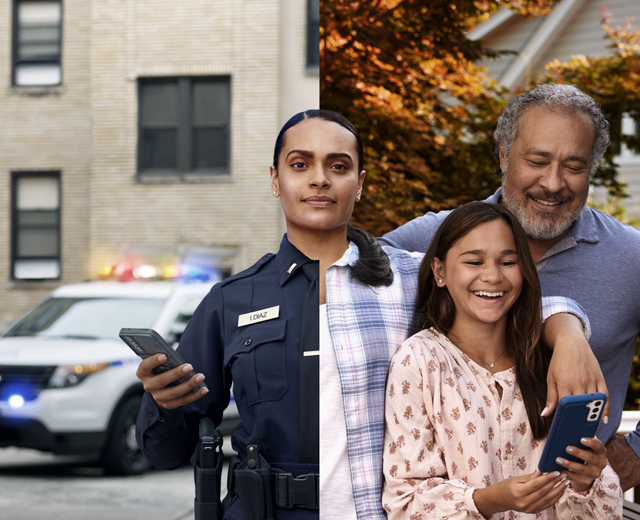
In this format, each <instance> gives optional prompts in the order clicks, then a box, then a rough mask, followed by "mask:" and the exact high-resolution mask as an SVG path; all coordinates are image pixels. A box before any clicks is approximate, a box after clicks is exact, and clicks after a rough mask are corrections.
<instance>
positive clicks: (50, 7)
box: [13, 0, 62, 86]
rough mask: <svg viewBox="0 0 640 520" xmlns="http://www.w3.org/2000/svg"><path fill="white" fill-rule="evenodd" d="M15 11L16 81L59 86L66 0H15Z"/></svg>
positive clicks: (14, 68)
mask: <svg viewBox="0 0 640 520" xmlns="http://www.w3.org/2000/svg"><path fill="white" fill-rule="evenodd" d="M13 13H14V14H13V17H14V18H13V63H14V67H13V84H14V85H30V86H35V85H38V86H46V85H59V84H60V83H61V81H62V68H61V55H62V2H60V1H57V2H56V1H51V0H15V2H14V10H13Z"/></svg>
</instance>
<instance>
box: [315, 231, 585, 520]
mask: <svg viewBox="0 0 640 520" xmlns="http://www.w3.org/2000/svg"><path fill="white" fill-rule="evenodd" d="M384 250H385V251H386V253H387V254H388V255H389V258H390V260H391V267H392V269H393V275H394V278H393V284H392V285H391V286H389V287H371V286H369V285H365V284H362V283H360V282H358V281H357V280H355V279H354V278H353V276H352V274H351V269H350V267H351V266H352V265H354V264H355V263H356V261H357V260H358V248H357V246H356V245H355V244H353V243H351V244H350V246H349V249H348V250H347V251H346V252H345V254H344V255H343V257H342V258H341V259H340V260H338V261H337V262H336V263H335V264H333V265H332V266H331V267H329V269H327V272H326V295H327V296H326V297H327V318H328V322H329V331H330V334H331V339H332V342H333V348H334V351H335V355H336V360H337V365H338V373H339V375H340V384H341V387H342V400H343V404H344V414H345V423H346V427H347V453H348V457H349V468H350V470H351V483H352V487H353V497H354V500H355V506H356V512H357V515H358V519H359V520H365V519H366V520H369V519H380V520H385V519H386V514H385V512H384V510H383V509H382V503H381V495H382V451H383V439H384V398H385V385H386V381H387V372H388V369H389V362H390V360H391V357H392V356H393V354H394V353H395V352H396V350H397V348H398V347H399V346H400V344H401V343H402V342H403V341H404V340H405V339H407V337H408V336H409V327H410V325H411V322H412V319H413V307H414V303H415V297H416V290H417V281H418V268H419V267H420V262H421V261H422V257H423V256H424V255H423V254H422V253H409V252H406V251H402V250H399V249H394V248H392V247H388V246H385V247H384ZM542 310H543V312H542V314H543V319H546V318H548V317H549V316H551V315H553V314H556V313H559V312H569V313H571V314H575V315H576V316H578V317H579V318H580V320H581V321H582V323H583V324H584V326H585V334H586V335H587V337H588V336H589V334H590V331H589V322H588V320H587V317H586V314H585V313H584V310H583V309H582V307H580V306H579V305H578V304H577V303H575V302H574V301H573V300H569V299H567V298H562V297H546V298H543V301H542Z"/></svg>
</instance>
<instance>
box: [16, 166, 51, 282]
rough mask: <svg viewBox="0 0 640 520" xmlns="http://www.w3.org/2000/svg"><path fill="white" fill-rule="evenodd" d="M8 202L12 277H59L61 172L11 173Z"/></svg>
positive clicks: (19, 278) (43, 278)
mask: <svg viewBox="0 0 640 520" xmlns="http://www.w3.org/2000/svg"><path fill="white" fill-rule="evenodd" d="M11 205H12V219H11V223H12V225H11V243H12V246H11V260H12V264H13V266H12V267H13V268H12V275H13V278H14V279H16V280H45V279H56V278H60V174H59V173H57V172H56V173H40V172H39V173H22V172H20V173H13V174H12V201H11Z"/></svg>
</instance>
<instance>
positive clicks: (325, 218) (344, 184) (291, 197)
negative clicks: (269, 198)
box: [271, 118, 365, 234]
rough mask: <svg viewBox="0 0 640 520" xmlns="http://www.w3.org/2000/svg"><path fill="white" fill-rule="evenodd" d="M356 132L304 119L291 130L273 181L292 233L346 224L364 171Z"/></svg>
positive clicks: (318, 119) (318, 120)
mask: <svg viewBox="0 0 640 520" xmlns="http://www.w3.org/2000/svg"><path fill="white" fill-rule="evenodd" d="M355 143H356V141H355V137H354V136H353V134H352V133H351V132H349V131H348V130H347V129H346V128H343V127H342V126H340V125H339V124H337V123H334V122H332V121H326V120H324V119H320V118H312V119H306V120H304V121H302V122H301V123H298V124H297V125H295V126H293V127H291V128H290V129H289V130H287V132H286V134H285V136H284V144H283V146H282V149H281V151H280V157H279V160H278V169H277V171H276V169H275V168H274V167H273V166H272V167H271V186H272V189H273V190H274V191H275V192H276V193H277V196H279V197H280V199H281V201H282V210H283V211H284V216H285V219H286V222H287V232H288V233H290V234H291V233H301V232H302V233H304V232H308V231H332V230H336V229H338V228H340V227H346V225H347V222H348V221H349V218H350V217H351V213H352V212H353V205H354V203H355V200H356V196H357V195H358V194H359V192H360V190H362V182H363V181H364V175H365V174H364V171H362V172H359V171H358V153H357V150H356V144H355Z"/></svg>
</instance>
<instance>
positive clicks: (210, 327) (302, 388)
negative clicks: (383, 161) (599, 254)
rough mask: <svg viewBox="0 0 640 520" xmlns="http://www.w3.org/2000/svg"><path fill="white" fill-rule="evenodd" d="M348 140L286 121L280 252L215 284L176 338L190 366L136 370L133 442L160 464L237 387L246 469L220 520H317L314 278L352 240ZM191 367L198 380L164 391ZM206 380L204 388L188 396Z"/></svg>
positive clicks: (348, 131)
mask: <svg viewBox="0 0 640 520" xmlns="http://www.w3.org/2000/svg"><path fill="white" fill-rule="evenodd" d="M355 135H356V131H355V128H353V126H352V125H351V124H350V123H349V122H348V121H347V120H346V119H344V118H343V117H342V116H339V115H338V114H335V113H333V112H329V111H324V110H312V111H307V112H304V113H300V114H297V115H296V116H294V117H293V118H291V119H290V120H289V121H288V122H287V123H286V124H285V126H284V127H283V128H282V130H281V131H280V134H279V135H278V138H277V141H276V146H275V151H274V162H273V166H272V167H271V185H272V190H273V195H274V197H279V198H280V199H281V203H282V209H283V212H284V216H285V220H286V225H287V234H286V235H285V236H284V237H283V239H282V242H281V244H280V249H279V251H278V253H277V254H275V255H272V254H268V255H265V256H264V257H263V258H261V259H260V260H259V261H258V262H257V263H256V264H254V265H253V266H252V267H250V268H249V269H247V270H246V271H244V272H242V273H239V274H237V275H235V276H233V277H231V278H229V279H227V280H225V281H223V282H222V283H220V284H217V285H216V286H214V287H213V289H212V290H211V292H210V293H209V294H208V295H207V297H206V298H205V299H204V300H203V301H202V303H201V304H200V306H199V307H198V309H197V310H196V312H195V313H194V315H193V318H192V319H191V321H190V323H189V325H188V326H187V328H186V330H185V332H184V334H183V336H182V339H181V341H180V346H179V348H178V352H179V353H180V354H181V356H182V357H183V358H184V359H185V360H186V361H188V363H187V364H186V365H185V366H183V367H178V368H175V369H173V370H171V371H168V372H165V373H163V374H160V375H154V374H153V373H152V371H151V370H152V368H154V367H155V366H158V365H159V364H161V363H162V362H163V361H164V359H163V357H162V356H154V357H150V358H147V359H146V360H144V361H142V362H141V363H140V366H139V368H138V372H137V375H138V377H139V378H140V379H141V380H142V382H143V384H144V387H145V390H146V393H145V396H144V398H143V401H142V406H141V408H140V413H139V416H138V421H137V428H136V436H137V439H138V444H139V445H140V446H141V448H142V450H143V452H144V454H145V456H146V457H147V458H148V459H149V461H150V462H151V463H152V464H153V465H154V466H156V467H158V468H166V469H170V468H177V467H180V466H184V465H186V464H187V463H188V461H189V458H190V456H191V455H192V453H193V451H194V449H195V447H196V444H197V442H198V422H199V420H200V418H202V417H210V418H212V419H213V421H214V423H215V424H216V425H217V424H219V423H220V422H221V420H222V413H223V410H224V409H225V408H226V406H227V405H228V403H229V398H230V388H231V384H232V383H233V392H234V397H235V399H236V402H237V405H238V411H239V414H240V419H241V423H240V425H239V426H238V427H237V428H236V429H235V430H234V432H233V434H232V446H233V448H234V449H235V450H236V451H237V452H238V454H239V457H240V458H241V459H243V462H242V463H241V464H240V465H239V466H238V467H237V468H233V469H232V470H231V473H232V477H231V479H230V481H229V482H230V496H229V497H227V499H226V500H225V509H226V513H225V516H224V518H248V519H251V520H259V519H262V518H265V519H268V518H276V519H288V518H292V519H293V518H295V519H307V518H318V511H317V507H318V506H317V505H318V497H317V489H318V481H317V478H318V462H319V461H318V393H319V390H318V355H319V347H318V314H319V304H320V303H324V300H325V294H324V276H319V273H324V271H325V270H326V268H327V267H328V266H330V265H331V264H332V263H334V262H335V261H336V260H338V259H339V258H340V257H341V256H342V255H343V253H344V252H345V251H346V249H347V248H348V245H349V242H348V240H347V222H348V220H349V218H350V216H351V213H352V211H353V206H354V203H355V201H356V200H359V198H360V193H361V190H362V183H363V180H364V171H362V148H361V145H360V144H359V140H358V139H357V138H356V137H354V136H355ZM192 367H193V368H192ZM192 369H193V370H195V371H196V372H197V373H198V375H197V376H195V377H193V378H192V379H190V380H189V381H187V382H185V383H182V384H180V385H177V386H168V385H169V383H171V382H173V381H175V380H176V379H178V378H179V377H180V376H181V375H183V374H184V372H189V371H191V370H192ZM203 380H204V381H205V383H206V384H207V386H208V388H203V389H200V390H199V391H198V392H195V393H190V392H189V391H190V390H191V389H192V388H194V387H195V386H197V385H198V384H199V383H200V382H201V381H203ZM265 464H268V466H266V467H267V468H270V469H267V473H266V474H265V472H264V471H261V472H257V470H258V469H261V468H262V469H264V467H265ZM254 473H255V474H254ZM256 497H262V498H256ZM227 508H228V509H227Z"/></svg>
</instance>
